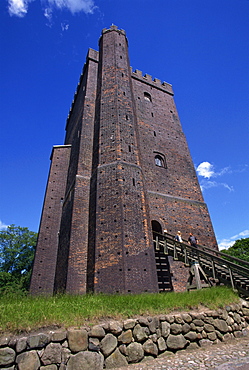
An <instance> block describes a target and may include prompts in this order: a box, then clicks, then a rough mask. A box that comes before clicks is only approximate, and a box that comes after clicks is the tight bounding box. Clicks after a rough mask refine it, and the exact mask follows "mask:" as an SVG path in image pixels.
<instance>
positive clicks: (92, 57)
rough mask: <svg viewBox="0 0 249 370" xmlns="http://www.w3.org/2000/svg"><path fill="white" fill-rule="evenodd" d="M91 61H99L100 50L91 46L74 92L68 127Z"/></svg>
mask: <svg viewBox="0 0 249 370" xmlns="http://www.w3.org/2000/svg"><path fill="white" fill-rule="evenodd" d="M89 61H92V62H95V63H98V62H99V52H98V51H97V50H94V49H91V48H89V49H88V53H87V56H86V62H85V64H84V67H83V69H82V72H81V75H80V79H79V82H78V85H77V88H76V90H75V93H74V98H73V100H72V104H71V107H70V109H69V113H68V116H67V121H66V127H67V125H68V121H69V118H70V116H71V112H72V110H73V107H74V104H75V101H76V98H77V95H78V93H79V90H80V86H81V84H82V79H83V76H84V73H85V70H86V67H87V65H88V63H89Z"/></svg>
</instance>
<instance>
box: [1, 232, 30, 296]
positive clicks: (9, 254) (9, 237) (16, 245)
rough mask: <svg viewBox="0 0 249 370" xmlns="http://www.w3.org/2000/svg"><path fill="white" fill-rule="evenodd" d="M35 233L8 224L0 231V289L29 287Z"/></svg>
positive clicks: (23, 288)
mask: <svg viewBox="0 0 249 370" xmlns="http://www.w3.org/2000/svg"><path fill="white" fill-rule="evenodd" d="M36 241H37V233H35V232H33V231H30V230H29V229H28V228H27V227H20V226H15V225H10V226H8V227H7V229H6V230H1V231H0V289H1V290H2V291H3V290H6V288H10V287H12V288H13V287H14V289H16V288H17V289H21V290H27V289H28V287H29V282H30V276H31V269H32V263H33V259H34V251H35V246H36Z"/></svg>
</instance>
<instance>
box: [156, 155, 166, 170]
mask: <svg viewBox="0 0 249 370" xmlns="http://www.w3.org/2000/svg"><path fill="white" fill-rule="evenodd" d="M154 153H155V157H154V158H155V165H156V166H158V167H163V168H167V163H166V158H165V155H164V154H162V153H159V152H154Z"/></svg>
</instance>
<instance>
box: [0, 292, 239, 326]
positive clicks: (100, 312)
mask: <svg viewBox="0 0 249 370" xmlns="http://www.w3.org/2000/svg"><path fill="white" fill-rule="evenodd" d="M238 301H239V297H238V296H237V295H236V294H235V293H234V292H233V291H232V290H231V289H228V288H226V287H216V288H209V289H202V290H197V291H192V292H184V293H162V294H140V295H105V294H96V295H78V296H75V295H74V296H72V295H61V296H54V297H31V296H21V295H12V296H7V295H6V296H2V297H0V332H7V331H8V332H9V331H10V332H15V333H17V332H21V331H30V330H35V329H38V328H41V327H46V326H51V325H56V326H59V327H60V326H61V327H70V326H76V327H79V326H83V325H85V324H86V323H87V324H88V325H91V324H94V323H97V322H98V321H100V320H103V319H106V318H114V319H125V318H129V317H135V316H138V315H156V314H166V313H170V312H172V311H189V310H191V309H192V310H193V309H198V307H200V306H205V307H207V308H209V309H217V308H220V307H224V306H225V305H227V304H230V303H235V302H238Z"/></svg>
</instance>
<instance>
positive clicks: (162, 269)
mask: <svg viewBox="0 0 249 370" xmlns="http://www.w3.org/2000/svg"><path fill="white" fill-rule="evenodd" d="M151 224H152V232H153V240H156V239H157V238H158V239H159V240H160V238H162V236H160V234H162V227H161V225H160V223H159V222H158V221H155V220H153V221H152V223H151ZM154 250H155V258H156V270H157V280H158V289H159V292H168V291H171V290H173V286H172V281H171V274H170V264H169V259H168V256H167V255H166V254H165V253H164V249H163V247H162V246H161V245H159V244H158V243H155V242H154Z"/></svg>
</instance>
